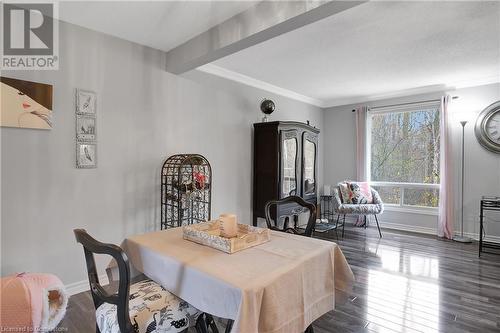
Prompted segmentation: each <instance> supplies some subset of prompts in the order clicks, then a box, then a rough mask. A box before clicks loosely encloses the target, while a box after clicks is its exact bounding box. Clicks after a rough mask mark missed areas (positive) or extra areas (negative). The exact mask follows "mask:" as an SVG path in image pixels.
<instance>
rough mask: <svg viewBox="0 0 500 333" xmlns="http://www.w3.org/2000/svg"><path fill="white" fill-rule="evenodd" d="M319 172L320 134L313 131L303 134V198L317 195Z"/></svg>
mask: <svg viewBox="0 0 500 333" xmlns="http://www.w3.org/2000/svg"><path fill="white" fill-rule="evenodd" d="M317 174H318V135H317V134H315V133H311V132H304V133H303V134H302V177H301V180H302V186H301V188H302V198H304V200H307V199H309V198H314V197H316V193H317V186H318V181H317V176H318V175H317Z"/></svg>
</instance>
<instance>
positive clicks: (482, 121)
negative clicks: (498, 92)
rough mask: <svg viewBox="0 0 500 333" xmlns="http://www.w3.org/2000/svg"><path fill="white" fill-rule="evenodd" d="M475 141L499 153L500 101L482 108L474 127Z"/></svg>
mask: <svg viewBox="0 0 500 333" xmlns="http://www.w3.org/2000/svg"><path fill="white" fill-rule="evenodd" d="M474 132H475V133H476V138H477V141H479V143H480V144H481V145H482V146H483V147H484V148H486V149H488V150H490V151H492V152H494V153H497V154H500V101H498V102H495V103H493V104H491V105H490V106H488V107H487V108H486V109H484V110H483V111H482V112H481V113H480V114H479V116H478V117H477V120H476V127H475V128H474Z"/></svg>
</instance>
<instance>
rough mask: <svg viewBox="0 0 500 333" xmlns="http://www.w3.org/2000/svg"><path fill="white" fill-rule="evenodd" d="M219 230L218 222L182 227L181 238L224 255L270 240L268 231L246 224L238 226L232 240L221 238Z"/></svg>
mask: <svg viewBox="0 0 500 333" xmlns="http://www.w3.org/2000/svg"><path fill="white" fill-rule="evenodd" d="M220 230H221V229H220V222H219V221H217V220H216V221H208V222H204V223H198V224H193V225H188V226H184V228H183V237H184V239H187V240H190V241H193V242H195V243H198V244H202V245H206V246H210V247H212V248H214V249H217V250H220V251H223V252H226V253H234V252H237V251H241V250H244V249H247V248H249V247H253V246H256V245H259V244H262V243H265V242H268V241H269V240H270V239H271V234H270V232H269V229H265V228H258V227H252V226H250V225H247V224H238V235H237V236H236V237H233V238H225V237H221V236H220Z"/></svg>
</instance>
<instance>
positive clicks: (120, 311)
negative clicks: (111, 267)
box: [73, 229, 218, 333]
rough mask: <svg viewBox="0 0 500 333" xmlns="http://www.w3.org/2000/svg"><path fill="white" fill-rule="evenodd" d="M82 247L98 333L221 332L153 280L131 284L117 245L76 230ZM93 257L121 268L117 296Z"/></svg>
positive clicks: (201, 314)
mask: <svg viewBox="0 0 500 333" xmlns="http://www.w3.org/2000/svg"><path fill="white" fill-rule="evenodd" d="M73 232H74V234H75V237H76V241H77V242H78V243H80V244H82V245H83V250H84V253H85V260H86V263H87V271H88V277H89V283H90V291H91V294H92V299H93V301H94V305H95V308H96V332H97V333H120V332H121V333H153V332H172V333H177V332H186V331H187V330H188V328H189V327H195V329H196V332H197V333H208V327H210V328H211V329H212V332H216V333H217V332H218V330H217V327H216V326H215V322H214V320H213V318H212V317H211V316H210V315H208V314H205V313H202V312H201V311H199V310H198V309H196V308H195V307H193V306H192V305H190V304H189V303H187V302H186V301H184V300H182V299H180V298H178V297H177V296H175V295H174V294H172V293H170V292H168V291H167V290H165V289H164V288H163V287H162V286H160V285H159V284H157V283H156V282H154V281H152V280H149V279H147V280H143V281H140V282H137V283H133V284H131V283H130V268H129V264H128V258H127V255H126V254H125V252H123V250H122V249H121V248H120V247H119V246H116V245H113V244H105V243H101V242H99V241H97V240H95V239H94V238H92V237H91V236H90V235H89V234H88V233H87V232H86V231H85V230H83V229H75V230H73ZM94 253H97V254H107V255H110V256H112V257H113V258H114V259H115V260H116V263H117V265H118V270H119V281H118V292H117V293H115V294H109V293H108V291H107V290H105V289H104V288H103V287H102V286H101V284H100V283H99V279H98V276H97V270H96V264H95V260H94Z"/></svg>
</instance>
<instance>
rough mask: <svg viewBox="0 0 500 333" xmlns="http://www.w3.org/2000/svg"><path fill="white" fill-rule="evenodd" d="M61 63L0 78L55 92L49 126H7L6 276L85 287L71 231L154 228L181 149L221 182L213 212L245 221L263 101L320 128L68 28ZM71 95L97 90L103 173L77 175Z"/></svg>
mask: <svg viewBox="0 0 500 333" xmlns="http://www.w3.org/2000/svg"><path fill="white" fill-rule="evenodd" d="M60 60H61V63H60V69H59V70H58V71H13V72H3V73H2V75H3V76H7V77H14V78H20V79H26V80H31V81H37V82H44V83H49V84H52V85H53V86H54V128H53V129H52V130H50V131H43V130H30V129H15V128H1V149H2V151H1V158H2V160H1V190H2V196H1V204H2V207H1V208H2V209H1V219H2V221H1V273H2V275H6V274H10V273H13V272H19V271H34V272H37V271H40V272H52V273H55V274H57V275H58V276H59V277H61V278H62V280H63V281H64V282H65V283H66V284H69V283H74V282H78V281H81V280H84V279H85V278H86V275H85V269H84V260H83V252H82V250H81V247H79V246H77V245H76V243H75V241H74V237H73V234H72V229H73V228H77V227H78V228H86V229H87V230H88V231H89V232H90V233H91V234H93V235H94V236H95V237H96V238H98V239H101V240H103V241H107V242H113V243H120V242H121V240H122V239H123V238H124V237H125V236H126V235H130V234H134V233H141V232H144V231H147V230H153V229H157V228H158V227H159V205H158V202H159V173H160V167H161V164H162V162H163V161H164V159H165V158H166V157H168V156H170V155H172V154H174V153H180V152H193V153H201V154H203V155H205V156H206V157H207V158H208V159H209V160H210V162H211V163H212V168H213V176H214V178H213V205H212V215H213V216H217V215H218V214H219V213H221V212H227V211H229V212H235V213H237V214H238V216H239V218H240V221H241V222H243V223H249V222H250V221H251V203H252V197H251V194H252V188H251V184H252V173H251V165H252V124H253V123H254V122H258V121H260V117H261V115H260V113H259V111H258V104H259V102H260V99H261V98H262V97H270V98H273V99H275V101H276V103H277V105H278V108H279V110H278V111H277V112H276V113H275V114H273V119H275V120H278V119H286V120H299V121H305V120H306V119H309V120H311V122H312V124H315V125H317V126H318V127H320V128H321V124H322V122H323V111H322V110H321V109H319V108H316V107H312V106H309V105H307V104H303V103H300V102H296V101H293V100H290V99H286V98H283V97H279V96H274V95H272V94H269V93H267V92H264V91H261V90H258V89H253V88H243V87H240V88H239V89H238V90H237V91H226V90H225V89H218V88H217V86H216V85H215V84H211V85H206V84H200V83H196V82H193V81H191V80H188V79H185V78H181V77H178V76H175V75H172V74H169V73H167V72H165V70H164V68H165V66H164V65H165V64H164V61H165V59H164V55H163V54H162V53H161V52H159V51H156V50H153V49H149V48H146V47H142V46H139V45H136V44H133V43H129V42H126V41H124V40H120V39H117V38H114V37H110V36H107V35H104V34H100V33H97V32H93V31H90V30H86V29H83V28H80V27H77V26H74V25H70V24H66V23H61V24H60ZM76 88H84V89H88V90H93V91H96V92H97V96H98V106H97V114H98V118H97V133H98V168H97V169H89V170H78V169H76V168H75V162H74V161H75V142H74V136H75V123H74V121H75V114H74V108H75V107H74V96H75V89H76ZM320 182H321V171H320ZM100 263H101V264H103V263H105V261H104V260H100Z"/></svg>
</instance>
